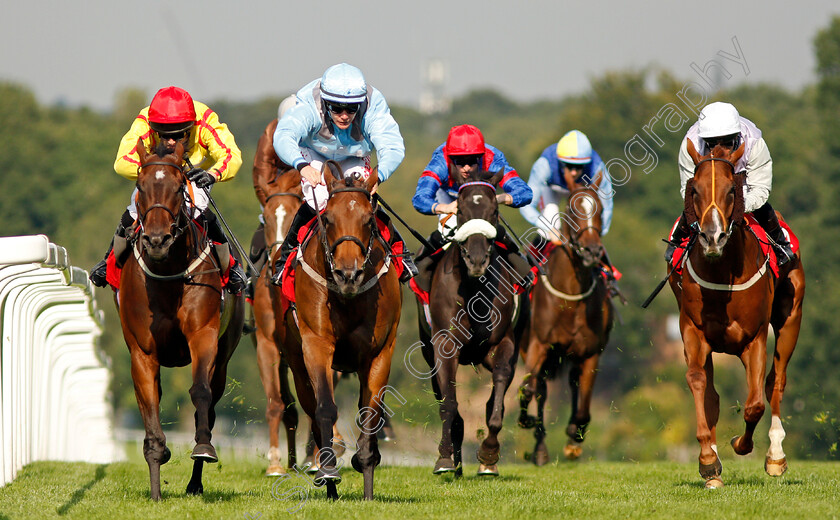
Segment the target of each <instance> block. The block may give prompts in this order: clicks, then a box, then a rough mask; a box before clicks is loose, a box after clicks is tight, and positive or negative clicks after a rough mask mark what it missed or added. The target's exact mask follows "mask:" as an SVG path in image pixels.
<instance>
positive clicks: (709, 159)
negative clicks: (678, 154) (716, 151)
mask: <svg viewBox="0 0 840 520" xmlns="http://www.w3.org/2000/svg"><path fill="white" fill-rule="evenodd" d="M717 161H719V162H722V163H725V164H728V165H729V167H730V168H732V173H733V174H734V173H735V165H734V164H732V162H731V161H730V160H728V159H724V158H723V157H706V158H705V159H702V160H701V161H699V162H698V163H697V164H696V165H694V175H697V169H698V168H700V165H701V164H703V163H706V162H710V163H712V201H711V202H710V203H709V205H708V206H706V209H704V210H703V214H702V215H700V218H699V219H698V225H699V222H702V221H703V217H705V216H706V213H708V212H709V211H710V210H712V209H716V210H717V212H718V213H719V214H720V218H721V220H726V215H724V214H723V210H722V209H720V206H718V205H717V202H715V196H714V194H715V182H716V180H717V175H716V173H715V162H717ZM734 225H735V220H734V219H729V225H728V226H727V227H726V236H727V238H728V237H729V236H730V235H731V234H732V229H733V226H734Z"/></svg>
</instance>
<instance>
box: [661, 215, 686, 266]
mask: <svg viewBox="0 0 840 520" xmlns="http://www.w3.org/2000/svg"><path fill="white" fill-rule="evenodd" d="M689 235H691V228H690V227H688V223H687V222H686V220H685V212H683V214H682V215H680V221H679V222H677V225H676V227H675V228H674V232H673V234H672V235H671V239H670V240H666V242H667V243H668V247H667V248H665V261H666V262H667V263H668V265H671V259H672V258H674V251H676V250H677V247H679V245H680V244H682V241H683V240H684V239H686V238H688V237H689Z"/></svg>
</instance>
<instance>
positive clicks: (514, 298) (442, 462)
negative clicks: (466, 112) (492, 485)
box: [418, 170, 528, 476]
mask: <svg viewBox="0 0 840 520" xmlns="http://www.w3.org/2000/svg"><path fill="white" fill-rule="evenodd" d="M450 174H451V175H452V178H456V176H459V174H458V173H457V172H455V171H454V170H453V171H452V172H451V173H450ZM502 174H503V172H497V173H495V174H488V173H487V172H483V171H476V172H473V173H472V174H471V175H470V177H469V178H468V179H467V180H466V181H465V182H463V183H462V184H461V185H460V187H459V189H458V199H457V200H458V209H457V213H456V217H457V222H458V227H457V231H456V232H455V235H454V241H453V242H450V246H449V247H448V249H447V251H446V252H445V253H444V255H443V257H442V258H441V259H440V261H439V263H438V265H437V266H436V267H435V271H434V274H433V275H432V282H431V291H430V292H429V313H430V318H431V320H430V321H431V324H430V325H431V326H430V328H427V327H429V325H427V324H424V323H423V322H422V321H421V323H420V327H419V328H420V340H421V342H422V345H423V346H422V352H423V357H424V359H425V360H426V362H427V363H428V364H429V367H430V368H431V372H430V374H429V375H430V376H431V382H432V389H433V391H434V393H435V398H436V399H437V401H438V403H439V412H440V418H441V421H442V423H443V427H442V434H441V440H440V445H439V447H438V451H439V455H440V457H439V458H438V460H437V462H436V463H435V467H434V473H435V474H442V473H447V472H454V473H455V475H456V476H461V475H462V474H463V468H462V464H461V463H462V454H461V445H462V443H463V440H464V420H463V418H462V417H461V415H460V413H458V401H457V398H456V391H455V385H456V382H455V374H456V372H457V369H458V364H459V363H460V364H461V365H467V364H472V365H476V364H481V365H482V366H484V367H485V368H486V369H487V370H489V371H490V372H491V373H492V374H493V387H492V391H491V393H490V399H489V400H488V401H487V408H486V420H487V432H488V434H487V437H486V438H485V439H484V440H483V441H482V443H481V446H480V447H479V449H478V453H477V458H478V461H479V469H478V475H498V474H499V471H498V467H497V464H496V463H497V462H498V460H499V440H498V435H499V431H500V430H501V429H502V419H503V418H504V397H505V392H506V391H507V389H508V387H509V386H510V383H511V381H512V379H513V374H514V370H515V367H516V358H517V356H518V353H519V348H518V343H517V340H518V338H519V336H520V335H521V333H522V329H523V328H524V327H523V325H524V324H525V323H527V321H528V299H527V298H520V297H519V295H518V294H516V289H515V287H514V284H515V283H516V282H521V280H520V279H519V277H518V276H517V275H516V273H515V271H514V270H513V268H512V267H511V266H510V265H509V264H508V263H507V262H506V261H504V259H503V258H502V257H501V256H500V254H499V252H498V249H497V246H496V245H495V241H494V240H493V239H494V238H495V237H496V233H497V225H498V220H499V207H498V203H497V201H496V189H497V188H498V185H499V181H500V180H501V177H502ZM491 175H492V177H491ZM488 177H490V178H489V180H487V179H488ZM418 302H419V300H418ZM517 310H519V315H520V319H519V320H518V322H517V320H515V315H516V314H517ZM422 315H423V311H422V310H421V312H420V316H422ZM422 319H423V318H421V320H422Z"/></svg>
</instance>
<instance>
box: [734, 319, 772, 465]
mask: <svg viewBox="0 0 840 520" xmlns="http://www.w3.org/2000/svg"><path fill="white" fill-rule="evenodd" d="M741 362H742V363H743V364H744V368H746V370H747V388H748V391H747V401H746V403H745V404H744V423H745V424H746V427H745V429H744V434H743V435H741V436H740V437H734V438H733V439H732V441H731V444H732V448H733V449H734V450H735V453H737V454H738V455H746V454H747V453H750V452H751V451H752V450H753V434H754V433H755V427H756V426H757V425H758V421H760V420H761V417H762V416H763V415H764V372H765V369H766V364H767V332H766V329H765V331H764V332H763V333H762V334H761V335H759V337H758V338H756V339H755V340H753V341H752V343H750V345H749V346H748V347H747V349H746V350H745V351H744V353H743V354H742V355H741Z"/></svg>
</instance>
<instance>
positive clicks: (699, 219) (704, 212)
mask: <svg viewBox="0 0 840 520" xmlns="http://www.w3.org/2000/svg"><path fill="white" fill-rule="evenodd" d="M686 147H687V149H688V154H689V155H690V156H691V159H692V160H693V161H694V177H693V178H692V179H690V180H689V181H688V183H687V184H686V189H685V214H686V219H687V221H688V224H689V225H690V226H693V227H695V228H696V229H697V230H698V238H699V239H700V245H701V246H702V247H703V254H704V255H705V256H706V257H707V258H712V259H713V258H718V257H720V256H721V254H723V248H724V246H726V242H727V241H728V240H729V236H730V235H731V234H732V229H733V226H734V225H736V224H740V223H741V222H742V221H743V219H744V188H743V183H744V176H743V175H739V174H736V173H735V164H737V162H738V160H739V159H740V158H741V156H742V155H744V144H743V143H741V146H739V147H738V149H737V150H734V151H730V150H729V149H728V148H726V147H724V146H721V145H717V146H715V147H714V149H712V151H711V152H710V153H709V155H704V156H701V155H700V153H699V152H697V150H696V149H695V148H694V144H693V143H692V142H691V141H690V140H687V141H686Z"/></svg>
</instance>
